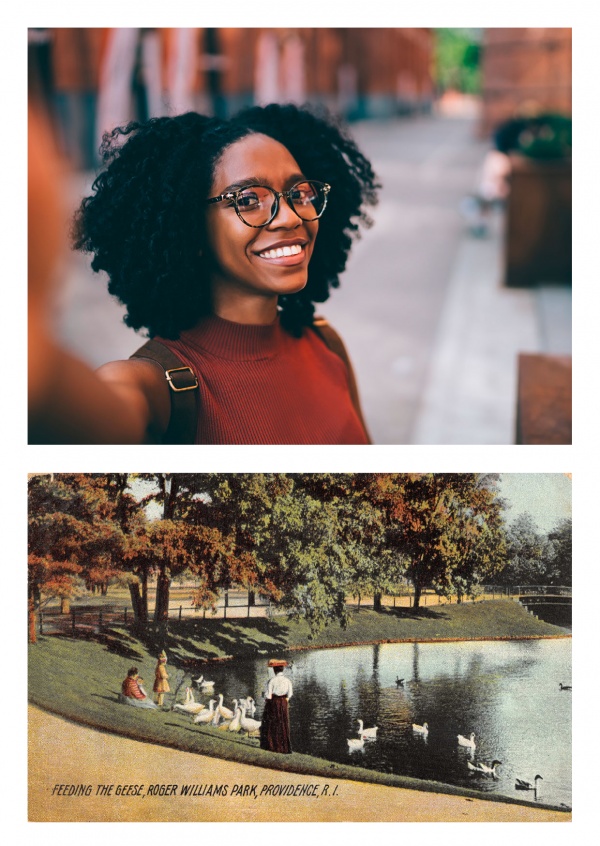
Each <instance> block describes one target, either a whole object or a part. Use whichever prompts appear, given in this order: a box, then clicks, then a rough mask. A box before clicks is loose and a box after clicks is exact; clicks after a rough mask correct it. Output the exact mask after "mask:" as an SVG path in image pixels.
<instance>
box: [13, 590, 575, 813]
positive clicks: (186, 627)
mask: <svg viewBox="0 0 600 846" xmlns="http://www.w3.org/2000/svg"><path fill="white" fill-rule="evenodd" d="M564 635H565V630H564V629H561V628H559V627H557V626H552V625H549V624H547V623H543V622H542V621H539V620H537V619H536V618H535V617H533V616H532V615H530V614H528V613H527V611H525V609H524V608H522V606H520V605H519V604H518V603H516V602H510V601H506V600H497V601H490V602H480V603H475V604H472V603H469V604H465V605H457V606H443V607H442V608H435V610H434V609H432V608H429V609H427V608H426V609H422V610H421V611H420V613H418V614H416V615H415V614H413V613H411V612H409V611H407V609H386V610H385V611H383V612H380V613H376V612H374V611H370V610H364V611H359V612H356V613H355V614H354V615H353V619H352V622H351V624H350V626H349V627H348V628H347V629H346V630H343V629H341V628H340V627H338V626H331V627H329V628H327V629H326V630H325V631H324V632H322V633H321V634H320V635H318V636H317V637H316V638H314V639H313V640H311V639H310V637H309V630H308V627H307V626H306V625H305V624H302V623H291V622H289V621H287V620H286V619H285V618H276V619H275V620H252V619H251V620H226V621H223V620H205V621H202V620H195V619H192V620H182V621H181V622H180V623H171V624H170V625H169V631H168V634H165V633H162V634H160V633H158V632H156V633H154V635H153V636H151V637H150V638H149V639H148V640H147V641H145V642H142V640H141V639H139V638H137V637H135V636H134V635H133V634H132V633H131V632H129V631H126V630H125V629H117V628H115V629H111V630H108V631H105V632H103V633H102V634H101V635H97V636H93V637H91V638H90V639H79V638H70V637H58V636H54V637H48V636H42V637H40V638H39V640H38V643H36V644H30V646H29V699H30V701H31V702H33V703H34V704H36V705H38V706H40V707H41V708H44V709H46V710H49V711H52V712H54V713H57V714H60V715H62V716H64V717H67V718H69V719H72V720H74V721H76V722H80V723H84V724H87V725H90V726H94V727H96V728H100V729H104V730H107V731H111V732H115V733H117V734H122V735H125V736H127V737H131V738H135V739H137V740H144V741H148V742H152V743H158V744H163V745H166V746H171V747H174V748H177V749H182V750H185V751H189V752H198V753H202V754H206V755H213V756H215V757H222V758H227V759H231V760H234V761H240V762H243V763H250V764H254V765H258V766H265V767H271V768H273V769H285V770H288V771H292V772H301V773H313V774H315V775H325V776H327V777H333V776H335V777H338V778H352V779H355V780H363V781H371V782H378V783H382V784H392V785H398V786H403V787H417V788H418V789H421V790H431V791H435V792H445V793H455V794H459V795H473V796H479V795H480V794H478V793H477V792H475V791H465V790H462V789H458V788H456V789H455V788H453V787H451V786H448V785H441V784H438V783H435V782H421V781H418V780H415V779H410V778H405V777H401V776H393V775H390V774H386V773H377V772H374V771H371V770H364V769H361V768H360V767H352V766H346V765H342V764H334V763H331V762H329V761H324V760H321V759H317V758H313V757H311V756H308V755H300V754H298V753H293V754H292V755H276V754H274V753H270V752H266V751H264V750H262V749H260V748H259V745H258V739H256V738H248V737H241V736H238V735H234V734H232V733H228V732H224V731H222V730H220V729H219V728H213V727H205V726H200V725H195V724H193V722H192V720H191V717H190V716H188V715H187V714H183V713H180V712H177V711H171V710H165V711H154V710H140V709H134V708H129V707H127V706H124V705H121V704H120V703H119V702H118V694H119V690H120V683H121V681H122V679H123V677H124V674H125V671H126V669H127V667H128V666H129V664H130V663H135V664H136V665H137V666H138V667H139V670H140V673H141V674H142V676H144V678H145V679H146V683H147V689H151V686H152V680H153V675H154V666H155V663H156V655H157V653H158V651H160V649H162V648H163V647H164V648H166V650H167V652H168V654H169V668H170V672H175V671H176V669H177V668H180V669H185V670H186V671H187V672H196V671H199V672H204V669H203V667H202V662H206V661H210V660H211V659H212V660H214V659H222V658H225V657H227V656H232V657H235V658H240V659H243V658H244V657H247V658H249V657H256V656H258V655H267V654H269V655H271V654H278V653H282V652H286V651H288V650H290V649H294V648H313V649H314V648H319V647H326V646H333V645H342V644H352V643H371V642H389V641H392V642H393V641H402V640H422V641H428V640H443V639H474V638H476V639H490V638H504V639H506V638H527V637H552V636H555V637H556V636H564ZM181 694H183V690H181V691H180V697H179V698H181V699H182V698H183V696H182V695H181ZM168 701H169V700H168ZM170 701H172V699H171V700H170ZM500 801H509V802H510V801H517V800H511V799H504V798H502V799H501V800H500Z"/></svg>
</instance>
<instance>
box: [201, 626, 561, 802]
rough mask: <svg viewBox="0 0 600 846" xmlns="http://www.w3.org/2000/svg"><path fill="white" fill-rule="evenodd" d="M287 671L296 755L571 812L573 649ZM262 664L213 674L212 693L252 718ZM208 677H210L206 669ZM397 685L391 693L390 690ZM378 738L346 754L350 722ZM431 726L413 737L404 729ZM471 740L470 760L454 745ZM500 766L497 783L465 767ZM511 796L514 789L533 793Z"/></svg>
mask: <svg viewBox="0 0 600 846" xmlns="http://www.w3.org/2000/svg"><path fill="white" fill-rule="evenodd" d="M287 657H288V660H291V661H293V664H292V666H291V667H290V668H289V669H288V670H287V671H286V672H287V674H288V675H290V677H291V679H292V681H293V685H294V696H293V698H292V700H291V705H290V719H291V732H292V746H293V749H294V751H297V752H303V753H307V754H309V755H316V756H318V757H321V758H326V759H328V760H331V761H338V762H344V763H354V764H357V765H360V766H362V767H367V768H369V769H374V770H380V771H382V772H390V773H396V774H400V775H406V776H413V777H415V778H420V779H429V780H435V781H441V782H444V783H446V784H453V785H460V786H464V787H470V788H474V789H476V790H481V791H482V792H484V793H496V794H504V795H507V796H512V797H515V798H524V799H529V800H533V799H534V798H537V799H538V801H541V802H544V803H549V804H553V805H560V804H561V803H564V804H567V805H569V806H570V805H571V697H572V693H571V691H561V690H560V688H559V683H561V682H562V683H563V684H569V685H570V684H571V639H570V638H565V639H557V640H525V641H502V642H500V641H478V642H473V641H470V642H457V643H417V644H412V643H411V644H383V645H375V646H356V647H344V648H339V649H327V650H314V651H308V652H295V653H292V654H290V655H288V656H287ZM265 663H266V662H265V660H264V659H263V660H261V661H253V662H249V663H248V664H245V665H236V666H234V665H228V666H227V667H225V666H222V667H219V668H217V667H215V668H214V670H215V672H214V673H211V675H212V676H214V678H215V680H216V682H217V685H218V687H217V691H222V692H223V693H224V694H225V698H226V701H227V698H228V697H233V696H238V697H239V696H244V695H246V694H247V693H251V695H254V697H255V699H256V702H257V706H258V707H257V714H256V717H257V718H258V719H260V716H261V713H262V695H261V691H262V689H263V688H264V684H265V682H266V680H267V677H268V676H267V673H268V671H267V670H266V666H265ZM212 669H213V668H211V670H212ZM398 677H399V678H401V679H402V678H403V679H404V684H403V685H397V684H396V679H397V678H398ZM359 719H362V720H363V722H364V726H365V728H367V727H371V726H378V732H377V739H376V740H375V741H367V742H365V744H364V748H363V750H362V751H356V752H350V751H349V747H348V743H347V739H348V738H352V737H357V733H358V722H357V721H358V720H359ZM425 722H426V723H427V724H428V728H429V734H428V736H427V737H426V738H425V737H422V736H419V735H417V734H415V733H414V732H413V730H412V725H413V723H416V724H419V725H422V724H423V723H425ZM471 732H473V733H474V734H475V743H476V749H475V751H474V752H473V751H472V750H470V749H467V748H464V747H461V746H459V745H458V742H457V735H459V734H462V735H464V736H467V737H469V736H470V734H471ZM494 759H496V760H498V761H502V764H501V765H500V766H499V767H498V768H497V778H492V777H490V776H486V775H482V774H479V773H474V772H473V771H472V770H471V769H470V768H469V767H468V764H467V762H471V763H472V764H477V763H478V762H479V761H484V762H487V763H490V762H491V761H493V760H494ZM537 774H539V775H541V776H542V779H543V780H542V781H541V782H539V783H538V784H539V788H540V789H539V790H538V792H537V797H536V796H535V795H534V792H533V791H530V792H521V791H517V790H515V779H516V778H520V779H525V780H527V781H529V782H533V779H534V777H535V776H536V775H537Z"/></svg>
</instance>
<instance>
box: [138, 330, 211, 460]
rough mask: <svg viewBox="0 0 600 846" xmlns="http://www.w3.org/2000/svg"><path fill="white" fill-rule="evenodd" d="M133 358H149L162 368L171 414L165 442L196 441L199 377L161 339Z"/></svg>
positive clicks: (147, 344) (164, 438)
mask: <svg viewBox="0 0 600 846" xmlns="http://www.w3.org/2000/svg"><path fill="white" fill-rule="evenodd" d="M129 357H130V358H147V359H150V360H151V361H155V362H156V363H157V364H158V365H160V367H162V369H163V371H164V374H165V379H166V380H167V384H168V386H169V388H170V396H171V415H170V417H169V425H168V426H167V431H166V432H165V434H164V436H163V440H162V442H163V443H164V444H193V443H194V442H195V440H196V431H197V428H198V414H199V401H200V390H199V387H198V378H197V376H196V374H195V373H194V371H193V370H192V368H191V367H188V366H187V365H185V364H184V363H183V362H182V361H181V359H180V358H179V357H178V356H176V355H175V353H174V352H171V350H170V349H169V348H168V347H166V346H165V345H164V344H161V343H160V341H155V340H150V341H147V342H146V343H145V344H144V345H143V346H142V347H140V348H139V350H136V351H135V352H134V353H133V355H131V356H129Z"/></svg>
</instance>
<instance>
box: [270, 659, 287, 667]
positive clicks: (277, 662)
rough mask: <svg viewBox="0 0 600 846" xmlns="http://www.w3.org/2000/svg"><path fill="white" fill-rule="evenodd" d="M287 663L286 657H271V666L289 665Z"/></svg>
mask: <svg viewBox="0 0 600 846" xmlns="http://www.w3.org/2000/svg"><path fill="white" fill-rule="evenodd" d="M287 665H288V662H287V661H286V660H285V658H269V663H268V666H269V667H287Z"/></svg>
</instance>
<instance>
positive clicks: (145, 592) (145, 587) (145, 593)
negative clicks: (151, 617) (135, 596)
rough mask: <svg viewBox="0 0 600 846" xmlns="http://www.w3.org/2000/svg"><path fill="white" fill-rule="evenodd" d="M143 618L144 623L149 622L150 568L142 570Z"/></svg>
mask: <svg viewBox="0 0 600 846" xmlns="http://www.w3.org/2000/svg"><path fill="white" fill-rule="evenodd" d="M142 620H143V622H144V625H146V623H147V622H148V570H147V569H146V568H144V570H143V571H142Z"/></svg>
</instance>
